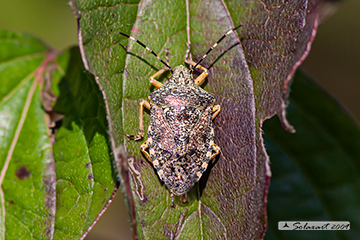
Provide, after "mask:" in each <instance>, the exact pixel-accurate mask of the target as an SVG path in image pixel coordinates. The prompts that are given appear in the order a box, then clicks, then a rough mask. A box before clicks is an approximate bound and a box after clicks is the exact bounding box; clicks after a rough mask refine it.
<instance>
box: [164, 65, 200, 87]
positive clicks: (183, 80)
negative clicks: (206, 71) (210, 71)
mask: <svg viewBox="0 0 360 240" xmlns="http://www.w3.org/2000/svg"><path fill="white" fill-rule="evenodd" d="M169 81H170V82H173V83H176V84H182V85H187V84H189V83H193V82H194V81H193V79H192V77H191V74H190V70H189V69H187V68H186V67H184V66H182V65H180V66H178V67H176V68H174V70H173V74H172V75H171V77H170V79H169Z"/></svg>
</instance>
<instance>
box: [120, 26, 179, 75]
mask: <svg viewBox="0 0 360 240" xmlns="http://www.w3.org/2000/svg"><path fill="white" fill-rule="evenodd" d="M119 33H120V34H121V35H123V36H125V37H127V38H130V39H131V40H133V41H135V42H137V43H138V44H140V45H141V46H142V47H143V48H145V49H146V50H147V51H149V52H151V53H152V54H153V55H154V56H155V57H156V58H157V59H159V60H160V62H162V63H163V64H164V65H165V66H166V67H168V68H169V70H170V71H171V72H173V69H172V68H171V67H170V65H169V64H167V63H166V62H164V61H163V60H162V59H161V58H160V57H159V56H158V55H157V54H156V53H155V52H154V51H153V50H151V49H150V48H149V47H147V46H146V45H145V44H143V43H142V42H140V41H139V40H137V39H136V38H134V37H132V36H129V35H127V34H125V33H123V32H119Z"/></svg>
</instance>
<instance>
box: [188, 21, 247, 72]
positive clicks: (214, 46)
mask: <svg viewBox="0 0 360 240" xmlns="http://www.w3.org/2000/svg"><path fill="white" fill-rule="evenodd" d="M241 26H242V25H241V24H240V25H239V26H237V27H234V28H233V29H230V30H229V31H227V32H226V33H225V34H224V35H223V36H222V37H221V38H220V39H219V40H218V41H217V42H216V43H214V45H212V46H211V47H210V48H209V50H208V51H207V52H206V53H205V55H204V56H203V57H202V58H201V59H200V60H199V61H198V62H197V63H196V64H195V66H193V67H192V68H191V70H190V71H191V72H192V71H194V69H195V68H196V67H197V65H199V64H200V63H201V62H202V61H203V60H204V58H206V57H207V55H208V54H209V53H210V52H211V51H212V50H213V49H214V48H216V46H217V45H218V44H219V43H220V42H221V41H222V40H224V38H225V37H227V36H228V35H229V34H231V33H232V32H234V31H235V30H236V29H238V28H239V27H241Z"/></svg>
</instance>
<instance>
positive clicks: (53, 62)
mask: <svg viewBox="0 0 360 240" xmlns="http://www.w3.org/2000/svg"><path fill="white" fill-rule="evenodd" d="M0 52H1V53H0V71H1V74H0V82H1V85H2V87H1V90H0V118H1V122H0V136H1V138H0V166H1V174H0V238H1V239H5V238H6V239H79V238H80V237H84V236H85V235H86V233H87V231H88V229H89V227H90V226H92V225H93V222H94V221H95V220H96V219H97V218H98V217H99V215H101V214H102V212H103V208H104V207H106V206H107V205H108V204H109V200H111V198H112V197H113V195H114V192H115V191H116V189H117V180H116V174H115V171H114V168H113V166H112V163H113V160H112V157H111V155H110V148H109V145H108V144H109V139H108V134H107V122H106V116H105V108H104V103H103V99H102V96H101V92H100V91H99V90H98V87H97V85H96V83H95V82H94V79H93V76H92V75H91V74H88V73H85V71H84V68H83V65H82V61H81V57H80V54H79V50H78V48H74V49H72V50H70V51H67V52H65V53H63V54H60V55H58V56H56V55H57V54H58V53H56V52H54V51H52V50H51V49H49V48H48V47H47V46H46V45H45V44H44V43H43V42H41V41H40V40H38V39H36V38H33V37H31V36H29V35H27V34H21V33H14V32H11V31H5V30H2V31H0ZM51 88H52V89H51ZM54 94H55V95H54ZM56 95H57V96H59V98H58V99H57V101H56V104H54V101H55V100H56ZM54 105H55V106H54ZM44 108H45V109H47V110H48V112H45V111H44ZM54 109H55V110H56V111H57V112H55V111H54ZM59 113H62V114H65V117H64V118H63V119H62V123H61V124H62V125H61V126H57V127H56V128H55V129H53V130H51V129H49V125H51V122H52V121H53V116H55V115H59ZM52 131H54V132H53V134H54V133H56V136H55V142H56V143H55V144H54V135H53V134H52Z"/></svg>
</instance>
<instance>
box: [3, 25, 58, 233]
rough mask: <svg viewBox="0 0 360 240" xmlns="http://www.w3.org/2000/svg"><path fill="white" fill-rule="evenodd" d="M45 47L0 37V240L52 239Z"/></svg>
mask: <svg viewBox="0 0 360 240" xmlns="http://www.w3.org/2000/svg"><path fill="white" fill-rule="evenodd" d="M47 51H48V49H47V47H46V45H45V44H44V43H42V42H41V41H39V40H38V39H35V38H33V37H31V36H29V35H27V34H21V33H14V32H11V31H6V30H1V31H0V72H1V74H0V82H1V88H0V119H1V121H0V167H1V174H0V238H1V239H5V238H6V239H50V238H51V236H52V233H53V225H54V215H55V169H54V161H53V157H52V152H51V143H50V139H49V133H48V128H47V121H46V116H45V114H44V112H43V110H42V106H41V98H40V85H39V84H40V82H41V81H40V80H41V78H40V77H39V76H40V74H42V72H41V69H42V68H43V66H44V63H45V62H46V59H47V57H49V55H47Z"/></svg>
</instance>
